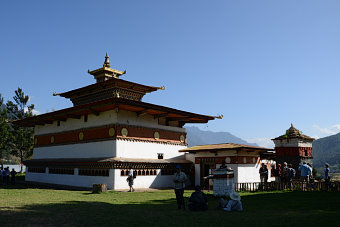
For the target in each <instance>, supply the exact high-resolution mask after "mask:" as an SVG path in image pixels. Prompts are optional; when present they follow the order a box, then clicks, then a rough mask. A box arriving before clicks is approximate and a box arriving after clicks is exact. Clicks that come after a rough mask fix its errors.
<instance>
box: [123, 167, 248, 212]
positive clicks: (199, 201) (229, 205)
mask: <svg viewBox="0 0 340 227" xmlns="http://www.w3.org/2000/svg"><path fill="white" fill-rule="evenodd" d="M135 178H136V173H135V171H133V169H132V166H129V172H128V177H127V179H126V181H127V182H128V185H129V187H130V189H129V192H133V191H135V189H134V188H133V183H134V179H135ZM187 179H188V178H187V176H186V174H185V173H184V172H182V171H181V166H180V165H178V166H176V173H175V174H174V176H173V183H174V189H175V195H176V201H177V208H178V209H179V210H181V209H183V210H185V200H184V197H183V195H184V188H185V182H186V181H187ZM229 197H230V200H229V201H226V200H224V199H222V198H221V199H220V201H219V208H221V209H223V210H225V211H242V210H243V208H242V203H241V197H240V195H239V194H238V193H237V192H233V193H230V195H229ZM188 207H189V210H191V211H206V210H208V197H207V195H206V194H204V192H202V191H201V187H200V186H199V185H196V186H195V192H193V193H192V194H191V196H190V198H189V201H188Z"/></svg>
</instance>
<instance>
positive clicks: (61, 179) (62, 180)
mask: <svg viewBox="0 0 340 227" xmlns="http://www.w3.org/2000/svg"><path fill="white" fill-rule="evenodd" d="M75 172H76V171H75ZM25 180H26V181H32V182H40V183H47V184H59V185H69V186H75V187H84V188H92V186H93V184H106V185H107V188H108V189H113V187H114V185H113V182H114V170H113V169H110V172H109V176H108V177H104V176H79V175H68V174H48V173H31V172H26V177H25Z"/></svg>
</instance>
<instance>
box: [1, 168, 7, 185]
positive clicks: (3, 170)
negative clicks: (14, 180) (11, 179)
mask: <svg viewBox="0 0 340 227" xmlns="http://www.w3.org/2000/svg"><path fill="white" fill-rule="evenodd" d="M6 174H7V171H6V168H4V169H2V170H1V178H2V184H6V180H7V178H6Z"/></svg>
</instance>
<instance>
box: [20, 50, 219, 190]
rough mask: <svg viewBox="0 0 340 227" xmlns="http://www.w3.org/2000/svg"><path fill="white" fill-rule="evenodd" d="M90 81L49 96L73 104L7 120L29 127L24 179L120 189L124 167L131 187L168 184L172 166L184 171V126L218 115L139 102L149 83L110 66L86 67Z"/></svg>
mask: <svg viewBox="0 0 340 227" xmlns="http://www.w3.org/2000/svg"><path fill="white" fill-rule="evenodd" d="M89 73H90V74H91V75H93V76H94V78H95V79H96V83H94V84H91V85H89V86H86V87H82V88H79V89H75V90H72V91H68V92H65V93H60V94H54V95H59V96H61V97H65V98H68V99H70V100H71V101H72V103H73V107H70V108H66V109H62V110H58V111H54V112H50V113H46V114H41V115H37V116H33V117H30V118H26V119H23V120H18V121H15V122H14V123H15V124H17V125H19V126H24V127H34V150H33V157H32V159H30V160H26V161H25V165H26V166H27V171H26V181H28V182H37V183H45V184H53V185H66V186H75V187H84V188H90V187H92V185H93V184H107V187H108V188H109V189H126V188H128V184H127V182H126V178H127V177H126V176H127V170H128V168H129V166H132V168H133V169H135V170H136V171H137V179H136V180H135V187H136V188H148V187H169V186H172V180H171V177H172V174H173V173H174V171H175V166H176V165H181V166H182V168H183V169H184V170H185V171H189V169H190V168H191V166H192V162H193V161H192V160H186V159H185V156H184V154H183V153H180V152H179V150H183V149H185V148H187V142H186V131H185V128H183V126H184V125H185V124H186V123H207V122H208V121H210V120H214V119H215V118H217V117H213V116H207V115H201V114H195V113H190V112H187V111H181V110H177V109H173V108H169V107H164V106H159V105H155V104H151V103H145V102H142V98H143V96H144V95H145V94H147V93H151V92H154V91H157V90H162V89H164V87H152V86H146V85H142V84H137V83H133V82H130V81H126V80H122V79H120V76H122V75H124V74H125V73H126V72H121V71H118V70H115V69H112V68H110V62H109V57H108V55H106V57H105V62H104V65H103V67H102V68H99V69H96V70H93V71H89Z"/></svg>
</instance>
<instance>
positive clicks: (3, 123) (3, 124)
mask: <svg viewBox="0 0 340 227" xmlns="http://www.w3.org/2000/svg"><path fill="white" fill-rule="evenodd" d="M3 103H4V98H3V97H2V95H1V94H0V162H1V163H2V160H3V159H4V157H6V156H7V153H8V143H9V126H8V120H7V111H6V108H5V106H4V104H3Z"/></svg>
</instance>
